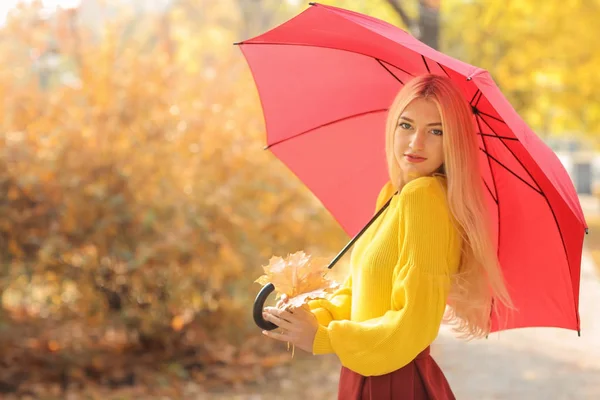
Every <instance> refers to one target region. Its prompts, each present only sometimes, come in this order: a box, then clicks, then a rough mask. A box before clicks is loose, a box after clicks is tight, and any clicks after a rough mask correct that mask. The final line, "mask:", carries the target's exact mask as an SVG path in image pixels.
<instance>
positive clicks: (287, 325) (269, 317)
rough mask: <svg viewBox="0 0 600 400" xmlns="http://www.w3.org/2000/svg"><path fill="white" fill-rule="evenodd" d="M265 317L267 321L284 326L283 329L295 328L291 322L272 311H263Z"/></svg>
mask: <svg viewBox="0 0 600 400" xmlns="http://www.w3.org/2000/svg"><path fill="white" fill-rule="evenodd" d="M263 318H264V319H266V320H267V321H270V322H272V323H274V324H275V325H277V326H278V327H280V328H283V329H288V330H289V329H293V327H294V326H293V325H292V324H291V323H290V322H288V321H286V320H284V319H282V318H280V317H278V316H277V315H274V314H272V313H268V312H265V313H263Z"/></svg>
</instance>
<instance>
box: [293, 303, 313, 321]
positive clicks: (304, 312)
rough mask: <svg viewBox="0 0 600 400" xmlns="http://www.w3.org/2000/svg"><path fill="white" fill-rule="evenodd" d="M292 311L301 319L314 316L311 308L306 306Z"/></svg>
mask: <svg viewBox="0 0 600 400" xmlns="http://www.w3.org/2000/svg"><path fill="white" fill-rule="evenodd" d="M292 311H293V312H294V315H297V316H298V317H299V318H306V317H308V316H312V315H313V313H312V311H310V307H309V306H308V305H306V304H304V305H302V306H301V307H295V308H294V309H293V310H292Z"/></svg>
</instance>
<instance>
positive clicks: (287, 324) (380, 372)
mask: <svg viewBox="0 0 600 400" xmlns="http://www.w3.org/2000/svg"><path fill="white" fill-rule="evenodd" d="M386 155H387V163H388V169H389V176H390V181H389V182H388V183H387V184H386V185H385V186H384V187H383V188H382V190H381V192H380V193H379V196H378V199H377V204H376V210H378V209H379V208H380V207H381V206H382V205H383V204H385V202H386V201H387V200H388V199H389V198H390V197H392V196H393V198H392V200H391V202H390V205H389V206H388V208H387V209H386V210H385V211H384V212H383V213H382V215H381V216H380V217H379V218H378V220H377V221H375V222H374V223H373V224H372V226H371V227H370V228H369V229H368V230H367V231H366V232H365V233H364V234H363V236H362V237H361V238H360V239H359V240H358V241H357V242H356V244H355V247H354V249H353V251H352V255H351V273H350V276H349V277H348V279H347V280H346V282H345V283H344V285H343V287H342V288H341V289H340V290H338V291H337V292H336V293H334V294H333V295H332V296H330V297H329V298H328V299H318V300H314V301H311V302H310V304H309V306H304V307H302V308H297V309H293V310H289V311H283V310H279V309H277V308H265V313H264V315H265V319H267V320H268V321H271V322H273V323H275V324H276V325H278V326H279V327H280V328H281V332H275V331H271V332H267V331H265V332H264V334H265V335H266V336H268V337H271V338H273V339H276V340H281V341H284V342H290V343H292V344H294V345H295V346H296V347H299V348H301V349H304V350H306V351H310V352H312V353H313V354H325V353H335V354H336V355H337V356H338V357H339V359H340V361H341V363H342V371H341V376H340V382H339V394H338V396H339V399H344V400H350V399H377V400H382V399H435V400H444V399H453V398H454V395H453V394H452V391H451V389H450V387H449V384H448V382H447V380H446V378H445V377H444V375H443V373H442V371H441V370H440V368H439V367H438V365H437V364H436V362H435V361H434V360H433V359H432V358H431V356H430V355H429V345H430V344H431V343H432V342H433V341H434V340H435V338H436V336H437V334H438V330H439V328H440V324H441V323H442V320H443V319H444V317H446V320H447V322H450V323H454V324H455V329H456V330H458V331H459V332H460V333H462V334H463V336H464V337H466V338H477V337H482V336H485V335H486V334H487V333H488V332H489V331H490V320H491V318H490V316H491V313H492V312H494V309H495V307H496V306H497V305H498V303H499V302H500V303H502V304H504V305H506V306H510V298H509V296H508V293H507V290H506V287H505V284H504V281H503V277H502V273H501V270H500V267H499V264H498V259H497V257H496V252H495V246H494V243H493V238H492V234H491V232H492V230H491V225H490V221H489V216H488V213H487V210H486V205H485V197H484V191H483V188H482V183H481V182H482V179H481V174H480V172H479V145H478V139H477V135H476V133H475V131H474V126H473V120H472V115H471V110H470V107H469V105H468V103H467V102H466V101H465V99H464V97H463V96H462V94H461V91H460V89H459V88H458V87H457V86H456V84H455V83H454V82H452V81H451V80H450V79H448V78H445V77H440V76H436V75H423V76H419V77H416V78H414V79H412V80H411V81H409V82H408V83H407V84H406V85H405V86H404V87H403V88H402V89H401V90H400V92H399V93H398V95H397V96H396V99H395V100H394V102H393V104H392V106H391V108H390V110H389V113H388V118H387V123H386ZM492 299H495V301H492ZM447 304H448V305H449V306H450V307H449V308H448V309H447V310H448V312H447V313H446V314H445V310H446V305H447Z"/></svg>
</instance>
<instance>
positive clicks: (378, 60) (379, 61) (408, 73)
mask: <svg viewBox="0 0 600 400" xmlns="http://www.w3.org/2000/svg"><path fill="white" fill-rule="evenodd" d="M356 54H359V53H356ZM363 55H364V56H366V57H371V56H367V55H365V54H363ZM371 58H374V59H376V60H377V62H378V63H379V64H381V66H382V67H383V68H385V70H386V71H387V72H389V73H390V74H392V76H393V77H394V78H396V79H398V80H399V81H400V79H399V78H398V77H397V76H396V75H395V74H394V73H393V72H392V71H390V70H389V69H388V68H387V67H386V66H385V65H383V63H384V62H385V61H382V60H381V59H379V58H376V57H371ZM387 64H390V63H387ZM390 65H391V66H392V67H394V68H398V69H399V70H400V71H402V72H404V73H405V74H406V75H410V76H412V77H413V78H414V77H415V76H414V75H413V74H411V73H410V72H408V71H405V70H403V69H402V68H400V67H397V66H395V65H393V64H390ZM400 82H402V81H400ZM403 85H404V84H403Z"/></svg>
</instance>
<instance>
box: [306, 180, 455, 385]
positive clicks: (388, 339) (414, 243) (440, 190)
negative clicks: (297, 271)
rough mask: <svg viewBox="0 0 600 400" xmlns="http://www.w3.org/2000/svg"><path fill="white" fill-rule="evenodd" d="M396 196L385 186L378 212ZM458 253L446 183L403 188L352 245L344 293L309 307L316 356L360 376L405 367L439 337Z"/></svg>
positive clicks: (430, 182)
mask: <svg viewBox="0 0 600 400" xmlns="http://www.w3.org/2000/svg"><path fill="white" fill-rule="evenodd" d="M393 195H394V187H393V186H392V184H391V182H388V183H387V184H386V185H385V186H384V187H383V188H382V190H381V192H380V193H379V196H378V199H377V205H376V209H377V210H378V209H379V208H381V206H383V205H384V204H385V202H386V201H387V200H388V199H389V198H390V197H391V196H393ZM460 248H461V238H460V235H459V232H458V230H457V229H456V227H455V224H454V219H453V218H452V216H451V214H450V210H449V208H448V203H447V199H446V181H445V179H444V178H443V177H422V178H417V179H415V180H413V181H411V182H409V183H407V184H406V185H405V186H404V188H403V189H402V190H401V192H400V194H397V195H395V196H394V198H393V199H392V201H391V203H390V205H389V207H388V208H387V209H386V210H385V211H384V212H383V214H382V215H380V216H379V218H378V219H377V220H376V221H375V222H374V223H373V224H372V225H371V227H369V229H368V230H367V231H366V232H365V233H364V234H363V236H361V238H360V239H359V240H357V242H356V243H355V245H354V248H353V250H352V254H351V258H350V260H351V272H350V275H349V277H348V279H347V280H346V281H345V282H344V285H343V287H342V288H341V289H339V290H338V291H336V292H335V293H333V294H332V295H331V296H329V297H328V298H327V299H317V300H313V301H311V302H310V303H309V306H310V308H311V310H312V312H313V313H314V314H315V315H316V317H317V319H318V321H319V328H318V331H317V334H316V336H315V340H314V342H313V353H314V354H325V353H335V354H336V355H337V356H338V357H339V359H340V361H341V363H342V365H344V366H345V367H347V368H349V369H351V370H353V371H355V372H357V373H359V374H361V375H364V376H373V375H383V374H386V373H390V372H392V371H395V370H397V369H399V368H401V367H403V366H405V365H407V364H408V363H409V362H411V361H412V360H413V359H414V358H415V357H416V356H417V355H418V354H419V353H420V352H421V351H423V350H424V349H425V348H426V347H427V346H429V345H430V344H431V342H433V341H434V340H435V338H436V336H437V334H438V331H439V328H440V324H441V321H442V316H443V313H444V309H445V306H446V300H447V297H448V292H449V289H450V276H451V274H453V273H455V272H456V271H457V269H458V266H459V262H460Z"/></svg>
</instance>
